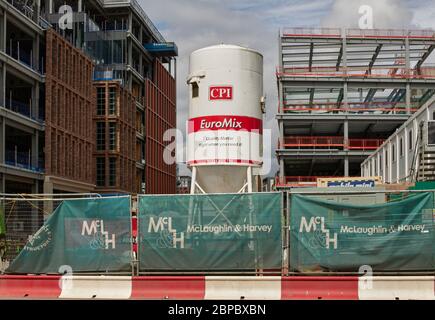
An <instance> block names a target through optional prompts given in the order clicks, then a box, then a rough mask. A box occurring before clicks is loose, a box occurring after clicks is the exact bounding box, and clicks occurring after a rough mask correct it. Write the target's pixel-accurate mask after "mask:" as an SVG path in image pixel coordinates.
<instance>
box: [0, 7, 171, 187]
mask: <svg viewBox="0 0 435 320" xmlns="http://www.w3.org/2000/svg"><path fill="white" fill-rule="evenodd" d="M64 5H68V6H70V7H71V8H72V10H73V20H72V24H71V26H69V27H67V28H66V29H65V28H62V27H61V26H60V23H59V22H60V20H61V19H62V12H60V9H61V7H62V6H64ZM0 26H1V28H0V193H2V192H3V193H4V192H7V193H41V192H44V193H65V192H66V193H70V192H99V193H124V192H127V193H175V190H176V168H175V164H173V165H168V164H166V163H165V162H164V161H163V151H164V149H165V147H166V146H167V145H168V144H169V143H170V142H167V141H164V140H163V133H164V132H165V131H166V130H167V129H170V128H175V125H176V93H175V81H176V80H175V68H176V60H175V57H176V55H177V48H176V46H175V44H173V43H167V42H166V40H165V39H164V38H163V36H162V35H161V34H160V33H159V31H158V30H157V29H156V27H155V26H154V25H153V24H152V22H151V21H150V19H149V18H148V17H147V15H146V14H145V12H144V11H143V9H142V8H141V6H140V5H139V4H138V3H137V1H136V0H128V1H107V0H104V1H102V0H89V1H82V0H68V1H65V0H41V1H33V2H32V1H30V2H29V1H20V0H14V1H12V0H8V1H6V0H0Z"/></svg>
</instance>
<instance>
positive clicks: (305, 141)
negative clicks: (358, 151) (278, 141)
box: [284, 136, 344, 147]
mask: <svg viewBox="0 0 435 320" xmlns="http://www.w3.org/2000/svg"><path fill="white" fill-rule="evenodd" d="M284 146H285V147H343V146H344V138H343V137H325V136H323V137H285V138H284Z"/></svg>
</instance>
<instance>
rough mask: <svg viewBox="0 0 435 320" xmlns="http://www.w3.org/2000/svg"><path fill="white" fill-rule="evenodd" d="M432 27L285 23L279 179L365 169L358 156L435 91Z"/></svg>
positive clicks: (297, 180) (305, 179)
mask: <svg viewBox="0 0 435 320" xmlns="http://www.w3.org/2000/svg"><path fill="white" fill-rule="evenodd" d="M434 49H435V33H434V32H433V31H430V30H417V31H413V30H361V29H332V28H329V29H304V28H293V29H290V28H289V29H283V30H281V31H280V35H279V67H278V68H277V72H276V76H277V85H278V94H279V106H278V113H277V116H276V119H277V121H278V126H279V134H280V136H279V141H278V149H277V151H276V154H277V157H278V162H279V167H280V169H279V177H278V178H277V183H276V186H277V187H289V186H311V185H314V184H315V182H316V180H317V177H328V176H359V175H360V164H361V162H362V161H363V160H364V159H365V158H366V157H367V156H369V155H370V154H371V153H372V152H373V151H374V150H376V149H377V148H378V147H379V146H380V145H381V144H382V143H383V141H384V140H385V139H386V138H388V137H389V136H390V135H391V134H392V133H393V132H394V131H395V130H396V129H397V128H398V127H399V126H400V125H401V124H402V123H404V122H405V121H406V120H407V119H408V118H409V117H410V115H411V114H412V113H414V112H415V111H417V110H418V109H419V108H420V107H421V106H422V105H423V104H424V103H425V102H426V101H428V99H430V98H431V97H432V95H433V94H434V92H435V69H434V68H432V67H431V66H430V65H428V64H427V63H425V62H426V60H427V59H428V58H429V56H430V55H431V54H432V52H433V50H434Z"/></svg>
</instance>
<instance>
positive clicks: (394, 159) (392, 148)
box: [385, 144, 396, 162]
mask: <svg viewBox="0 0 435 320" xmlns="http://www.w3.org/2000/svg"><path fill="white" fill-rule="evenodd" d="M391 153H392V156H391V158H392V159H393V162H395V161H396V145H394V144H393V145H392V146H391ZM386 159H387V157H386V156H385V160H386Z"/></svg>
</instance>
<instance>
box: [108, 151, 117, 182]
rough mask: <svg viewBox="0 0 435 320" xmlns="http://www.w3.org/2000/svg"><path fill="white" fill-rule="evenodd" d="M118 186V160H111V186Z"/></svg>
mask: <svg viewBox="0 0 435 320" xmlns="http://www.w3.org/2000/svg"><path fill="white" fill-rule="evenodd" d="M115 185H116V158H110V159H109V186H111V187H114V186H115Z"/></svg>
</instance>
